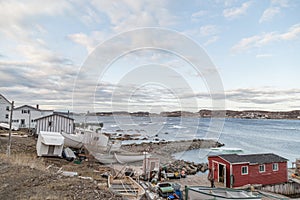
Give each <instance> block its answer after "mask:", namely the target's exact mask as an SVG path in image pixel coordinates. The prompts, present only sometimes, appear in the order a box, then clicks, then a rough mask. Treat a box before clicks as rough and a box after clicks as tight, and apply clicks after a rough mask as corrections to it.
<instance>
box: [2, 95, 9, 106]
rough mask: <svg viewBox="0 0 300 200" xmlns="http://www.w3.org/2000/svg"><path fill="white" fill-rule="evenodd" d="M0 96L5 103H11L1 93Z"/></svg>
mask: <svg viewBox="0 0 300 200" xmlns="http://www.w3.org/2000/svg"><path fill="white" fill-rule="evenodd" d="M0 97H1V98H2V99H4V100H5V101H6V102H7V103H9V104H11V102H10V101H8V100H7V98H5V96H3V95H2V94H0Z"/></svg>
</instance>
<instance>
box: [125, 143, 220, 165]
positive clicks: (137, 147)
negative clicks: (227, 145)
mask: <svg viewBox="0 0 300 200" xmlns="http://www.w3.org/2000/svg"><path fill="white" fill-rule="evenodd" d="M221 146H224V144H221V143H219V142H218V141H215V140H204V139H194V140H180V141H164V142H155V143H141V144H126V145H122V147H121V148H122V149H123V150H126V151H130V152H143V151H147V152H149V153H151V155H152V156H153V157H158V158H160V160H161V163H162V164H165V163H170V162H174V161H175V159H174V158H173V157H172V154H174V153H178V152H183V151H189V150H194V149H201V148H212V147H221Z"/></svg>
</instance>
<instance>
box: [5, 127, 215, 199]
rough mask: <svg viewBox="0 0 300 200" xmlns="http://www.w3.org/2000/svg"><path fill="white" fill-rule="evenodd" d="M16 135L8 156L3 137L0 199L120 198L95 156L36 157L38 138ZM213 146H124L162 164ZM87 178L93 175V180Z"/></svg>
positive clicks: (211, 143) (200, 143) (187, 143)
mask: <svg viewBox="0 0 300 200" xmlns="http://www.w3.org/2000/svg"><path fill="white" fill-rule="evenodd" d="M3 133H7V132H5V131H1V130H0V135H1V134H3ZM15 134H16V136H13V137H12V145H11V156H10V157H9V158H8V157H7V156H6V150H7V141H8V137H0V199H104V200H106V199H121V198H120V197H118V196H115V195H114V194H113V193H111V192H110V191H109V190H108V189H107V180H106V179H105V178H102V177H101V173H103V172H106V171H109V170H111V169H110V168H109V167H108V166H103V165H100V164H99V163H97V162H96V161H95V160H93V159H92V158H90V159H89V161H83V162H82V163H81V164H75V163H74V162H68V161H66V160H64V159H60V158H45V157H42V158H39V157H37V156H36V139H35V138H33V137H19V136H20V135H25V134H26V133H22V132H20V131H19V132H16V133H15ZM214 146H220V144H219V143H216V142H214V141H202V140H195V141H185V142H183V141H179V142H171V143H159V144H156V143H152V144H141V145H126V146H123V147H122V148H123V149H126V150H128V151H134V152H138V151H139V152H142V151H144V150H145V149H146V150H149V151H150V153H151V154H152V155H154V156H155V157H159V158H161V162H162V163H169V162H170V161H174V160H173V158H172V156H171V154H172V153H175V152H179V151H184V150H190V149H196V148H208V147H214ZM58 171H72V172H78V176H76V177H66V176H62V175H61V174H60V173H58ZM80 177H83V178H80ZM84 177H91V178H92V180H90V179H84ZM195 178H197V181H196V179H195ZM198 179H199V180H198ZM200 179H201V178H200V177H194V178H192V177H190V178H188V179H186V181H188V180H189V184H191V183H192V182H198V181H200V182H201V183H202V181H204V182H203V183H206V177H204V176H203V177H202V179H201V180H200ZM183 184H184V183H183Z"/></svg>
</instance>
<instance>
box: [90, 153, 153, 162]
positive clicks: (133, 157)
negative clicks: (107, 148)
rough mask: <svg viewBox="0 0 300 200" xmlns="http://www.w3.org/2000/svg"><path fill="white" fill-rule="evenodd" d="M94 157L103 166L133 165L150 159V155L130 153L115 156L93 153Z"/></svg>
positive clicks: (115, 154)
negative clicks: (116, 164) (115, 164)
mask: <svg viewBox="0 0 300 200" xmlns="http://www.w3.org/2000/svg"><path fill="white" fill-rule="evenodd" d="M92 155H93V156H94V157H95V159H97V160H98V161H99V162H100V163H102V164H114V163H120V164H124V163H132V162H138V161H142V160H144V158H149V157H150V156H151V155H150V154H146V155H145V154H142V153H130V152H118V153H114V154H103V153H92Z"/></svg>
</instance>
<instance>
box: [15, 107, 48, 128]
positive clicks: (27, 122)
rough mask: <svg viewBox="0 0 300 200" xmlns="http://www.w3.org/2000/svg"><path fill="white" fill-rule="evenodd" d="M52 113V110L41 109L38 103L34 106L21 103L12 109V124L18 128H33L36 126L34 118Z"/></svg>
mask: <svg viewBox="0 0 300 200" xmlns="http://www.w3.org/2000/svg"><path fill="white" fill-rule="evenodd" d="M52 113H53V110H42V109H40V108H39V105H36V107H33V106H29V105H23V106H20V107H17V108H14V110H13V117H12V119H13V120H12V124H13V126H15V127H19V128H29V129H33V128H35V126H36V122H35V119H37V118H40V117H43V116H47V115H50V114H52Z"/></svg>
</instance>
